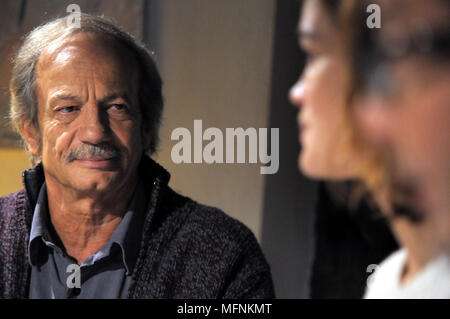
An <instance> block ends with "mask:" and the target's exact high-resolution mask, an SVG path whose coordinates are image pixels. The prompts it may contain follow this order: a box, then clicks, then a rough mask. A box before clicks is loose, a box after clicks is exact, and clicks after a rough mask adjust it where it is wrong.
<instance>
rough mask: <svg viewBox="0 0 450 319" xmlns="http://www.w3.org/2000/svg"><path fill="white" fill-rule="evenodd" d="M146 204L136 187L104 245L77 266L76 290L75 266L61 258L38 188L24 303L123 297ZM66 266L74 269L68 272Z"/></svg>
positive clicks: (61, 249) (61, 248)
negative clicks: (26, 292) (27, 283)
mask: <svg viewBox="0 0 450 319" xmlns="http://www.w3.org/2000/svg"><path fill="white" fill-rule="evenodd" d="M146 203H147V201H146V198H145V193H144V188H143V185H142V183H141V182H139V183H138V186H137V187H136V191H135V193H134V195H133V198H132V200H131V202H130V205H129V208H128V209H127V211H126V212H125V214H124V216H123V219H122V221H121V222H120V224H119V225H118V226H117V228H116V230H115V231H114V233H113V234H112V236H111V238H110V239H109V241H108V242H107V243H106V244H105V245H104V246H103V247H102V248H101V249H100V250H99V251H97V252H96V253H95V254H93V255H91V256H90V257H88V258H87V259H86V260H85V261H84V262H83V263H82V264H81V265H79V267H80V268H79V274H80V280H79V283H80V284H81V285H80V287H76V286H77V281H76V279H75V276H77V274H76V273H75V269H76V267H77V262H76V260H75V259H74V258H72V257H71V256H69V255H68V254H67V253H66V251H65V249H64V245H63V244H62V243H61V241H60V239H59V237H58V235H57V233H56V231H55V229H54V228H53V226H52V223H51V219H50V215H49V209H48V201H47V188H46V185H45V183H44V184H43V186H42V187H41V190H40V193H39V197H38V201H37V205H36V207H35V210H34V215H33V221H32V224H31V233H30V242H29V246H28V256H29V262H30V264H31V282H30V291H29V298H33V299H35V298H57V299H63V298H81V299H85V298H113V299H117V298H127V296H128V289H129V287H130V285H131V280H132V273H133V268H134V266H135V263H136V260H137V257H138V253H139V245H140V242H141V237H142V226H143V223H144V218H145V211H146ZM69 265H74V266H72V267H75V268H72V269H71V268H69V269H68V266H69ZM68 281H69V283H68ZM74 286H75V287H74Z"/></svg>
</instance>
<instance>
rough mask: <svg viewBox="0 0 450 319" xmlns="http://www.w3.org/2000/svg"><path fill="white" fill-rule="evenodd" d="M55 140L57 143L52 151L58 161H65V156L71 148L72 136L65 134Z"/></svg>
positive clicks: (57, 136)
mask: <svg viewBox="0 0 450 319" xmlns="http://www.w3.org/2000/svg"><path fill="white" fill-rule="evenodd" d="M53 138H55V143H54V146H53V150H52V151H53V153H54V154H55V155H56V157H57V158H58V159H64V155H65V154H67V153H68V151H69V146H70V143H71V140H72V138H71V134H70V133H68V132H64V133H62V134H60V135H56V136H54V137H53Z"/></svg>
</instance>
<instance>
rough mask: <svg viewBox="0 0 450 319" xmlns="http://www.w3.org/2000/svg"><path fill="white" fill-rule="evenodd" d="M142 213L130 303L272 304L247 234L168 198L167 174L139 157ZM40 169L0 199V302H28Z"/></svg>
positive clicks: (265, 273) (263, 265) (259, 256)
mask: <svg viewBox="0 0 450 319" xmlns="http://www.w3.org/2000/svg"><path fill="white" fill-rule="evenodd" d="M139 170H140V174H141V176H143V177H144V178H143V179H144V181H145V188H146V193H147V194H148V206H147V214H146V217H145V222H144V230H143V233H142V239H141V242H140V243H136V244H137V245H140V250H139V255H138V259H137V262H136V265H135V267H134V269H133V275H132V276H133V283H132V284H131V287H130V289H129V291H128V297H129V298H176V299H197V298H204V299H217V298H225V299H232V298H245V299H246V298H274V297H275V296H274V289H273V283H272V278H271V274H270V268H269V265H268V263H267V261H266V259H265V257H264V255H263V253H262V251H261V249H260V247H259V245H258V243H257V241H256V238H255V236H254V235H253V233H252V232H251V231H250V230H249V229H248V228H247V227H246V226H244V225H243V224H242V223H240V222H239V221H237V220H235V219H233V218H231V217H229V216H227V215H226V214H224V213H223V212H222V211H220V210H218V209H216V208H213V207H208V206H204V205H200V204H198V203H197V202H195V201H193V200H192V199H190V198H187V197H184V196H182V195H180V194H177V193H176V192H174V191H173V190H172V189H171V188H170V187H169V186H168V182H169V179H170V174H169V173H168V172H167V171H166V170H165V169H164V168H162V167H161V166H160V165H158V164H157V163H156V162H154V161H153V160H152V159H150V158H148V157H146V156H144V157H143V159H142V162H141V164H140V167H139ZM44 180H45V178H44V172H43V167H42V165H41V164H40V165H37V166H36V167H34V168H32V169H29V170H26V171H24V173H23V183H24V186H25V187H24V189H22V190H20V191H18V192H16V193H13V194H10V195H7V196H5V197H1V198H0V298H27V296H28V290H29V285H30V273H31V267H30V265H29V262H28V255H27V254H28V250H27V247H28V242H29V235H30V227H31V221H32V218H33V212H34V207H35V205H36V200H37V196H38V193H39V189H40V187H41V185H42V183H43V182H44Z"/></svg>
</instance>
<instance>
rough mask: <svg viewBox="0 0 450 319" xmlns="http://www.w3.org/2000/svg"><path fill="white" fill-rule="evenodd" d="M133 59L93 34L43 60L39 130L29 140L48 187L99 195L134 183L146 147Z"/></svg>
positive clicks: (53, 50) (72, 41)
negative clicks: (52, 185)
mask: <svg viewBox="0 0 450 319" xmlns="http://www.w3.org/2000/svg"><path fill="white" fill-rule="evenodd" d="M122 61H128V62H127V63H128V65H124V62H122ZM129 61H133V57H132V55H131V53H129V52H128V51H127V50H126V49H125V48H122V47H120V46H119V45H118V44H117V43H116V42H115V41H114V40H112V39H110V38H106V37H99V36H95V35H92V34H78V35H75V36H72V37H71V38H70V39H69V40H67V41H66V42H65V43H64V44H63V45H61V46H59V47H57V48H51V49H49V50H48V51H46V52H45V53H43V54H42V56H41V57H40V59H39V62H38V65H37V70H36V76H37V80H38V88H37V98H38V104H39V109H38V114H39V132H33V131H32V128H31V127H30V126H27V127H25V131H26V132H25V138H26V140H27V143H28V146H29V149H30V151H31V153H32V154H33V155H40V156H41V158H42V163H43V166H44V171H45V175H46V180H47V183H54V184H56V185H59V186H61V187H64V188H68V189H72V190H74V191H76V192H80V193H86V194H90V195H94V194H96V193H99V192H100V193H102V192H110V193H114V192H115V191H118V190H120V189H121V188H126V187H128V186H130V183H132V182H133V180H134V179H135V177H136V176H135V175H136V169H137V165H138V163H139V161H140V158H141V156H142V154H143V141H142V138H141V137H142V133H141V120H140V118H141V117H140V111H139V105H138V100H137V88H138V74H137V72H135V70H136V68H135V67H134V65H133V63H130V62H129ZM39 137H40V139H39V140H38V138H39Z"/></svg>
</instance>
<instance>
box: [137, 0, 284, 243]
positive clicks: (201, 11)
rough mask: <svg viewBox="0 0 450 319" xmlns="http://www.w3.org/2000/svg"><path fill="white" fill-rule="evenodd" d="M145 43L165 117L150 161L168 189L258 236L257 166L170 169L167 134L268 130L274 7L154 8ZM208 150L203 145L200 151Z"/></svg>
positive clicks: (216, 3)
mask: <svg viewBox="0 0 450 319" xmlns="http://www.w3.org/2000/svg"><path fill="white" fill-rule="evenodd" d="M147 10H148V18H147V19H145V20H146V23H148V28H149V30H148V32H147V33H146V31H144V34H147V35H148V39H147V41H148V43H149V45H150V47H152V48H153V49H154V50H155V52H156V54H157V62H158V66H159V68H160V71H161V74H162V77H163V81H164V87H163V90H164V95H165V102H166V103H165V110H164V118H163V126H162V129H161V146H160V153H159V155H158V156H156V157H155V158H156V160H158V161H159V162H160V163H162V165H163V166H165V167H166V168H167V169H168V170H169V171H170V172H171V174H172V179H171V186H172V187H173V188H174V189H175V190H176V191H179V192H181V193H183V194H185V195H187V196H190V197H192V198H194V199H196V200H198V201H199V202H202V203H204V204H208V205H212V206H216V207H219V208H221V209H222V210H224V211H225V212H226V213H227V214H229V215H231V216H234V217H236V218H237V219H239V220H241V221H242V222H244V223H245V224H246V225H247V226H248V227H250V228H251V229H252V230H253V232H254V233H255V234H256V236H257V237H258V238H260V235H261V223H262V211H263V201H264V199H263V197H264V180H265V178H264V175H261V174H260V172H259V170H260V164H211V165H209V164H174V163H173V161H172V160H171V157H170V153H171V148H172V146H173V145H175V143H176V141H171V140H170V136H171V132H172V131H173V129H175V128H177V127H186V128H188V129H189V130H190V131H191V132H193V125H194V120H195V119H201V120H202V121H203V128H204V129H206V128H208V127H217V128H220V129H221V130H222V132H225V128H227V127H231V128H237V127H242V128H244V129H246V128H249V127H255V128H262V127H268V123H269V97H270V78H271V61H272V46H273V29H274V17H275V2H274V1H273V0H258V1H241V0H227V1H221V0H189V1H177V0H164V1H160V0H155V1H150V2H149V6H148V8H147ZM206 144H207V143H206V142H205V143H204V145H206Z"/></svg>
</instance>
